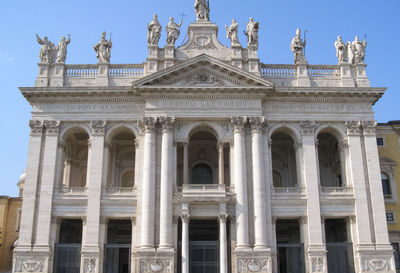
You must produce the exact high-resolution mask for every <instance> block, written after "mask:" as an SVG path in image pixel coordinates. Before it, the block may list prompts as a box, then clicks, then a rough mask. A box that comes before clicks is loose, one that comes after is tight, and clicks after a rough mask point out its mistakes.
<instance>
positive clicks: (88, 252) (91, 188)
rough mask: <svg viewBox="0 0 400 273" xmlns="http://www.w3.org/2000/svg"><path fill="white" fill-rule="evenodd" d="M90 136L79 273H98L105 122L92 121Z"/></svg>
mask: <svg viewBox="0 0 400 273" xmlns="http://www.w3.org/2000/svg"><path fill="white" fill-rule="evenodd" d="M90 126H91V127H92V135H91V137H90V140H89V144H88V145H89V150H88V163H87V178H86V185H87V188H88V204H87V214H86V225H85V226H86V228H85V233H86V234H85V240H83V246H82V258H81V272H85V271H84V270H86V268H87V267H89V266H90V267H92V268H94V269H93V272H99V266H100V260H99V258H100V253H101V247H102V246H101V245H100V241H99V239H100V210H101V203H100V200H101V186H102V179H103V177H102V175H103V155H104V153H103V152H104V134H105V129H106V122H105V121H101V120H95V121H92V122H91V124H90Z"/></svg>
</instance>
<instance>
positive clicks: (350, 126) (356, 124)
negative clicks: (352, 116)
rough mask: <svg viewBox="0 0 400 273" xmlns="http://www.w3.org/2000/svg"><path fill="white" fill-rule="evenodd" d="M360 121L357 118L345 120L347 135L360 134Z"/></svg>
mask: <svg viewBox="0 0 400 273" xmlns="http://www.w3.org/2000/svg"><path fill="white" fill-rule="evenodd" d="M360 126H361V122H360V121H359V120H350V121H346V128H347V134H348V135H359V134H360Z"/></svg>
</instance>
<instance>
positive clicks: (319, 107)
mask: <svg viewBox="0 0 400 273" xmlns="http://www.w3.org/2000/svg"><path fill="white" fill-rule="evenodd" d="M263 108H264V111H267V112H276V111H278V112H298V111H301V112H372V107H371V105H363V104H350V105H349V104H334V103H299V104H289V103H273V104H266V105H264V107H263Z"/></svg>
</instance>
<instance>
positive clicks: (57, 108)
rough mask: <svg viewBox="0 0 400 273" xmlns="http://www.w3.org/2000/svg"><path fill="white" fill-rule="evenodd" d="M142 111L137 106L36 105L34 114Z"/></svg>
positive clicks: (141, 107) (139, 106) (140, 107)
mask: <svg viewBox="0 0 400 273" xmlns="http://www.w3.org/2000/svg"><path fill="white" fill-rule="evenodd" d="M142 109H143V106H142V105H139V104H52V105H48V104H46V105H44V104H38V105H34V106H33V111H34V112H133V111H140V110H142Z"/></svg>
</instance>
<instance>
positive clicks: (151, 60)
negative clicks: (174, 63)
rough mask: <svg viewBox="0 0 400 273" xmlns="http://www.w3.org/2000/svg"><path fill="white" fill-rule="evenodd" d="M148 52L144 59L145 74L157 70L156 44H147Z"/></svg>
mask: <svg viewBox="0 0 400 273" xmlns="http://www.w3.org/2000/svg"><path fill="white" fill-rule="evenodd" d="M148 52H149V56H148V58H147V61H146V65H145V68H144V71H145V75H146V76H147V75H150V74H153V73H155V72H157V71H158V70H159V69H158V62H159V57H158V52H159V48H158V46H157V45H149V46H148Z"/></svg>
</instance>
